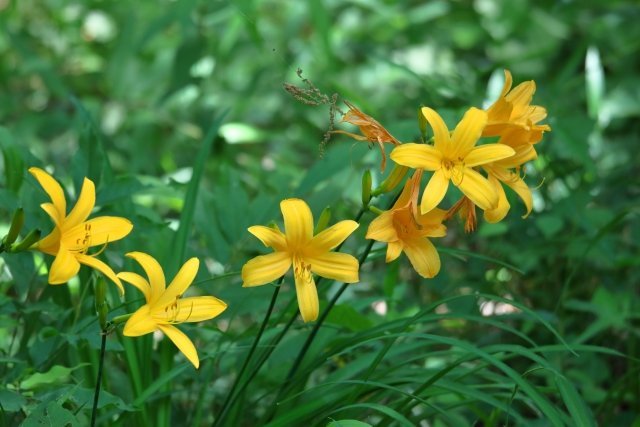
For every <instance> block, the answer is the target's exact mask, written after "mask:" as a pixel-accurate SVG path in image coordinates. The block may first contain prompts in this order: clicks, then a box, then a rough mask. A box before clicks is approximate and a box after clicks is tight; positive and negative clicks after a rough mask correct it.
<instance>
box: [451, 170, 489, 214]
mask: <svg viewBox="0 0 640 427" xmlns="http://www.w3.org/2000/svg"><path fill="white" fill-rule="evenodd" d="M456 184H457V185H458V188H459V189H460V190H461V191H462V192H463V193H464V194H465V196H467V197H468V198H469V199H470V200H471V201H472V202H473V203H475V204H476V206H478V207H479V208H480V209H483V210H486V209H494V208H495V207H496V206H497V205H498V194H497V193H496V191H495V190H494V189H493V186H492V185H491V184H490V183H489V181H488V180H487V179H486V178H485V177H483V176H482V175H480V174H479V173H478V172H476V171H475V170H473V169H471V168H465V169H464V173H463V174H462V179H461V180H460V182H459V183H456Z"/></svg>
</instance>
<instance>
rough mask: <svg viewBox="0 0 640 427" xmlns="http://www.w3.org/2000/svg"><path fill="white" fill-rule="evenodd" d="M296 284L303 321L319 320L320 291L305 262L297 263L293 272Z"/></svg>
mask: <svg viewBox="0 0 640 427" xmlns="http://www.w3.org/2000/svg"><path fill="white" fill-rule="evenodd" d="M293 271H294V272H293V276H294V279H295V282H296V296H297V298H298V307H299V308H300V314H301V315H302V320H304V321H305V322H312V321H314V320H316V319H317V318H318V312H319V311H320V303H319V302H318V290H317V289H316V284H315V282H314V281H313V276H312V275H311V271H309V268H308V266H306V265H304V263H303V262H296V265H295V266H294V270H293Z"/></svg>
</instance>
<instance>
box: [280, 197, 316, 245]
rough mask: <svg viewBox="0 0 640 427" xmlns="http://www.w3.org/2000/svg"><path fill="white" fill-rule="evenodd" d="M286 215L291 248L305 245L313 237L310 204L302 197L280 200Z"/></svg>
mask: <svg viewBox="0 0 640 427" xmlns="http://www.w3.org/2000/svg"><path fill="white" fill-rule="evenodd" d="M280 210H281V211H282V216H283V217H284V228H285V234H286V236H287V243H288V245H287V246H288V247H289V248H290V249H293V250H295V249H297V248H300V247H302V246H304V245H305V244H306V243H307V242H308V241H309V240H311V238H312V237H313V215H312V214H311V209H309V206H308V205H307V204H306V203H305V202H304V201H303V200H300V199H285V200H283V201H282V202H280Z"/></svg>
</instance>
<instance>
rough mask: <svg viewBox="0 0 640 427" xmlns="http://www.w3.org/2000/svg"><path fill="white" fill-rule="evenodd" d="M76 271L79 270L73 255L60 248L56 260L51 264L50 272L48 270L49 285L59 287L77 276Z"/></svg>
mask: <svg viewBox="0 0 640 427" xmlns="http://www.w3.org/2000/svg"><path fill="white" fill-rule="evenodd" d="M78 270H80V264H79V263H78V261H77V260H76V258H75V257H74V256H73V254H72V253H71V252H69V250H67V248H65V247H60V250H58V254H57V255H56V258H55V259H54V260H53V263H52V264H51V270H49V284H51V285H59V284H61V283H65V282H67V281H69V279H71V278H72V277H73V276H75V275H76V274H78Z"/></svg>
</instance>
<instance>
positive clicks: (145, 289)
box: [117, 271, 151, 303]
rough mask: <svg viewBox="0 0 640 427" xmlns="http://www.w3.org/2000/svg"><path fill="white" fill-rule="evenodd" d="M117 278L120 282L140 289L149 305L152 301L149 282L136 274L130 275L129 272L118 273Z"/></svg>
mask: <svg viewBox="0 0 640 427" xmlns="http://www.w3.org/2000/svg"><path fill="white" fill-rule="evenodd" d="M117 276H118V278H119V279H120V280H124V281H125V282H127V283H130V284H132V285H133V286H135V287H136V288H138V290H139V291H140V292H142V294H143V295H144V298H145V300H146V301H147V303H148V302H149V300H150V299H151V285H149V282H147V280H146V279H145V278H144V277H142V276H140V275H139V274H136V273H130V272H128V271H123V272H121V273H118V274H117Z"/></svg>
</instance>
